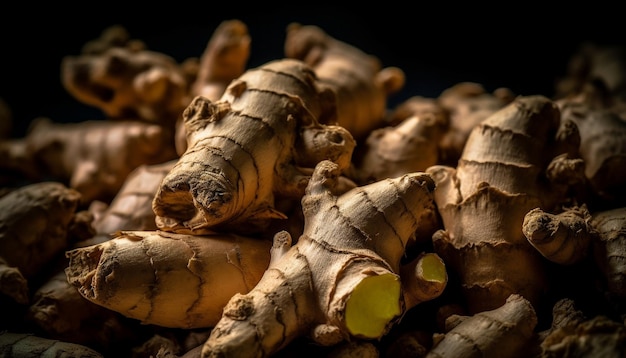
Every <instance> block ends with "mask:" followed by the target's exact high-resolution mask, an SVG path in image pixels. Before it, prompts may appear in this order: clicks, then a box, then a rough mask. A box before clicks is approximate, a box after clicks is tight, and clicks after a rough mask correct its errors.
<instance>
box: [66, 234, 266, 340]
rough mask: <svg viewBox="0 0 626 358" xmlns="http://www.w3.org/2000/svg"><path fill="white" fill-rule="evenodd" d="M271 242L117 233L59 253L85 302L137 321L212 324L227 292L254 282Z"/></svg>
mask: <svg viewBox="0 0 626 358" xmlns="http://www.w3.org/2000/svg"><path fill="white" fill-rule="evenodd" d="M270 246H271V243H270V242H269V241H268V240H260V239H258V238H249V237H243V236H237V235H232V234H214V235H210V236H208V235H205V236H199V235H196V236H191V235H182V234H171V233H165V232H158V231H122V232H118V233H117V234H116V235H114V237H113V238H112V239H111V240H108V241H105V242H103V243H101V244H96V245H91V246H86V247H79V248H76V249H73V250H70V251H68V252H66V256H67V257H68V258H69V264H68V266H67V268H66V269H65V272H66V275H67V279H68V281H69V282H70V283H71V284H72V285H73V286H74V287H75V288H76V289H78V291H79V292H80V294H81V295H82V296H83V297H84V298H86V299H87V300H89V301H91V302H93V303H95V304H98V305H100V306H103V307H106V308H108V309H110V310H113V311H116V312H118V313H120V314H122V315H124V316H126V317H129V318H132V319H136V320H140V321H141V322H142V323H145V324H154V325H158V326H163V327H171V328H184V329H191V328H203V327H212V326H213V325H215V323H217V321H218V320H219V318H220V317H221V315H222V309H223V308H224V306H225V305H226V303H227V302H228V300H229V299H230V298H231V297H232V296H233V295H235V294H243V293H246V292H248V291H249V290H250V289H252V288H253V287H254V285H255V284H256V283H257V282H258V281H259V280H260V278H261V276H262V275H263V272H264V271H265V270H266V269H267V267H268V264H269V259H270V256H269V249H270ZM181 292H187V294H185V295H181V294H180V293H181Z"/></svg>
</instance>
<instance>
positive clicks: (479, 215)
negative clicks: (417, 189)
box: [426, 96, 584, 314]
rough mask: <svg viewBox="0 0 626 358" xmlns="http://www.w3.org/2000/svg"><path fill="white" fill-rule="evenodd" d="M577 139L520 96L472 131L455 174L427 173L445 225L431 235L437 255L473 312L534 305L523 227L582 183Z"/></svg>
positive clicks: (540, 270) (539, 103)
mask: <svg viewBox="0 0 626 358" xmlns="http://www.w3.org/2000/svg"><path fill="white" fill-rule="evenodd" d="M577 138H578V132H577V131H576V130H575V127H572V126H571V125H568V124H567V123H561V122H560V112H559V109H558V107H557V106H556V104H555V103H554V102H552V101H551V100H549V99H548V98H546V97H544V96H525V97H524V96H522V97H518V98H517V99H516V100H515V101H513V102H512V103H511V104H509V105H507V106H506V107H504V108H502V109H500V110H499V111H497V112H495V113H494V114H492V115H491V116H489V117H488V118H486V119H485V120H483V121H482V122H481V123H480V124H479V125H478V126H476V127H475V128H474V129H473V131H472V133H471V134H470V136H469V138H468V140H467V143H466V145H465V148H464V151H463V154H462V156H461V158H460V159H459V162H458V166H457V167H456V168H453V167H449V166H444V165H437V166H432V167H430V168H428V169H427V170H426V172H427V173H429V174H431V175H432V176H433V179H434V180H435V182H436V183H437V189H436V190H435V201H436V203H437V207H438V210H439V213H440V214H441V217H442V221H443V226H444V228H443V229H442V230H439V231H437V232H436V233H435V234H434V235H433V245H434V248H435V252H437V253H438V254H439V255H440V256H441V257H442V258H443V260H444V261H445V262H446V265H447V266H449V267H450V268H451V269H452V270H453V271H454V272H455V274H456V275H458V277H459V279H460V283H461V286H462V291H463V293H464V297H465V303H466V304H467V306H468V311H469V312H470V314H473V313H476V312H480V311H485V310H490V309H495V308H497V307H500V306H502V305H503V304H504V301H505V300H506V299H507V297H509V296H510V295H511V294H520V295H522V296H524V297H525V298H526V299H528V300H529V301H531V303H533V304H537V303H539V301H540V298H541V297H542V295H543V294H544V292H545V290H546V289H547V281H546V275H545V270H544V269H545V268H544V261H543V257H542V256H541V255H539V253H538V252H537V251H536V250H535V249H534V248H533V247H532V246H531V245H530V243H529V242H528V241H527V239H526V237H525V236H524V234H523V232H522V223H523V220H524V216H525V215H526V213H528V212H529V211H530V210H532V209H534V208H537V207H540V208H543V209H544V210H548V211H550V210H552V209H553V208H555V207H557V206H559V205H560V204H561V202H562V201H564V200H565V198H566V197H567V194H568V186H567V185H566V184H567V183H571V182H576V181H577V180H578V181H583V180H584V173H582V170H581V168H582V166H580V165H577V163H580V162H582V160H581V159H579V158H576V157H575V156H574V154H575V153H576V148H577V147H576V145H577V143H578V141H577Z"/></svg>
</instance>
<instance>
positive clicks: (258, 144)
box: [153, 59, 356, 234]
mask: <svg viewBox="0 0 626 358" xmlns="http://www.w3.org/2000/svg"><path fill="white" fill-rule="evenodd" d="M336 114H337V112H336V102H335V96H334V94H333V92H332V91H331V90H329V89H320V88H319V87H318V82H317V79H316V77H315V73H314V72H313V71H312V70H311V68H310V67H309V66H307V65H306V64H304V63H303V62H301V61H298V60H294V59H282V60H275V61H271V62H269V63H266V64H264V65H263V66H260V67H257V68H254V69H250V70H248V71H246V72H245V73H244V74H243V75H242V76H241V77H239V78H238V79H237V80H235V81H233V82H232V83H231V84H230V86H229V87H228V88H227V90H226V91H225V93H224V95H223V96H222V98H221V99H220V100H219V101H217V102H212V101H210V100H209V99H207V98H205V97H201V96H198V97H196V98H195V99H194V100H193V101H192V102H191V103H190V104H189V106H188V107H187V109H185V111H184V113H183V117H184V120H185V126H186V132H187V143H188V145H187V150H186V152H185V153H184V154H183V155H182V156H181V157H180V158H179V160H178V162H177V163H176V165H175V166H174V168H172V170H171V171H170V173H169V174H168V175H167V176H166V177H165V178H164V180H163V182H162V184H161V186H160V188H159V189H158V191H157V193H156V195H155V197H154V201H153V209H154V212H155V214H156V216H157V217H156V222H157V227H158V228H159V229H161V230H165V231H172V232H178V233H190V234H202V233H204V232H207V231H233V232H239V233H243V234H249V233H254V232H260V231H263V230H264V229H265V228H267V226H268V225H269V223H271V222H272V220H275V219H284V218H285V215H284V213H281V212H279V211H278V210H276V209H275V207H274V204H275V199H276V197H277V196H281V197H289V198H296V199H298V200H299V198H301V197H302V195H303V194H304V189H305V187H306V185H307V182H308V179H309V177H310V171H311V170H312V167H311V165H314V164H315V163H317V162H318V161H320V160H322V159H330V160H332V161H334V162H337V163H340V165H341V166H342V167H343V168H345V169H347V168H348V167H349V166H350V159H351V156H352V151H353V149H354V147H355V145H356V143H355V142H354V139H353V138H352V136H351V135H350V133H348V132H347V131H346V130H345V129H344V128H342V127H339V126H333V125H323V124H321V123H323V122H326V121H327V117H330V118H334V117H335V116H336ZM307 167H309V168H308V169H309V170H308V172H307V170H306V169H307Z"/></svg>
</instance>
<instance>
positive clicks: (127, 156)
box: [0, 118, 177, 204]
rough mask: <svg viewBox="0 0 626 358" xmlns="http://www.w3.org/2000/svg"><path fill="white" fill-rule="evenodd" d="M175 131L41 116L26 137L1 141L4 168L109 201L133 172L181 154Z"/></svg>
mask: <svg viewBox="0 0 626 358" xmlns="http://www.w3.org/2000/svg"><path fill="white" fill-rule="evenodd" d="M172 135H173V133H172V132H170V131H168V130H166V129H164V128H163V127H162V126H160V125H157V124H149V123H144V122H139V121H122V120H120V121H105V120H89V121H83V122H77V123H54V122H52V121H51V120H49V119H48V118H39V119H37V120H36V121H35V122H34V123H33V124H32V126H31V128H30V129H29V132H28V133H27V135H26V137H24V138H21V139H16V140H12V141H5V142H0V153H2V154H5V155H6V156H5V158H6V159H5V160H4V161H2V163H0V167H2V166H5V168H6V167H9V169H13V170H19V171H20V172H22V173H24V174H25V175H26V176H27V177H28V178H29V179H30V180H42V178H43V176H44V175H48V176H49V177H52V178H54V179H56V180H58V181H61V182H66V183H67V185H68V186H69V187H71V188H72V189H75V190H77V191H78V192H80V194H81V203H82V204H86V203H91V202H92V201H93V200H102V201H104V202H109V201H110V200H111V199H112V198H113V197H114V196H115V195H116V194H117V193H118V191H119V190H120V188H121V187H122V185H123V184H124V181H125V180H126V177H127V176H128V175H129V174H130V172H131V171H132V170H134V169H135V168H137V167H139V166H140V165H144V164H159V163H162V162H165V161H168V160H173V159H175V158H177V155H176V151H175V148H174V141H173V137H172Z"/></svg>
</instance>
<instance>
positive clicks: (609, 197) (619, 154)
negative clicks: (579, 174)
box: [556, 84, 626, 210]
mask: <svg viewBox="0 0 626 358" xmlns="http://www.w3.org/2000/svg"><path fill="white" fill-rule="evenodd" d="M614 100H615V99H614V98H611V97H608V95H607V94H606V93H604V90H603V89H602V88H601V87H600V85H595V86H594V85H593V84H589V85H587V86H586V87H585V89H584V90H583V91H581V92H580V93H577V94H572V95H570V96H568V97H565V98H562V99H560V100H558V101H556V103H557V104H558V105H559V108H560V110H561V113H562V118H563V119H564V120H571V121H572V122H574V123H575V124H576V126H577V127H578V129H579V132H580V156H581V157H582V158H583V159H584V162H585V176H586V178H587V179H588V181H589V186H590V190H591V193H592V194H593V196H592V197H591V198H590V199H588V201H589V204H590V206H591V207H592V208H597V210H606V209H607V208H610V207H618V206H621V203H622V202H623V201H624V200H626V189H624V186H625V185H626V172H624V170H623V168H624V166H626V121H625V120H624V118H622V117H620V113H619V112H618V111H616V110H615V109H614V108H612V105H613V104H612V103H613V102H614Z"/></svg>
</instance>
